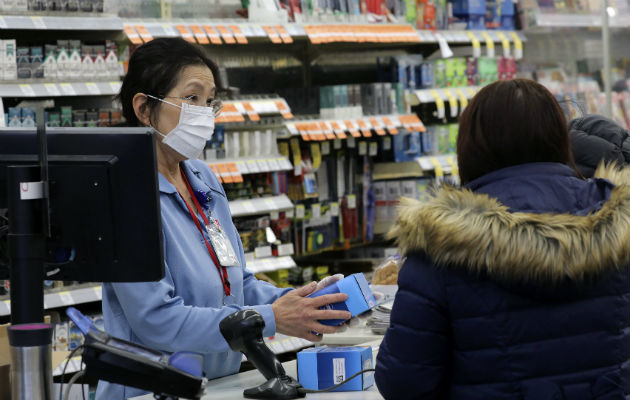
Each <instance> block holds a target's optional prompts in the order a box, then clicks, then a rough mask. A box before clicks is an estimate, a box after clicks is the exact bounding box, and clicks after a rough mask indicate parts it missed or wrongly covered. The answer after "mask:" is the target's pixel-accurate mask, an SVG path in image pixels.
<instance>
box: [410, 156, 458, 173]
mask: <svg viewBox="0 0 630 400" xmlns="http://www.w3.org/2000/svg"><path fill="white" fill-rule="evenodd" d="M416 161H417V162H418V164H420V167H421V168H422V170H423V171H435V167H436V163H437V164H439V166H440V168H441V169H442V172H444V173H446V174H450V173H451V172H452V171H453V166H456V165H457V156H456V155H455V154H446V155H441V156H424V157H419V158H417V159H416Z"/></svg>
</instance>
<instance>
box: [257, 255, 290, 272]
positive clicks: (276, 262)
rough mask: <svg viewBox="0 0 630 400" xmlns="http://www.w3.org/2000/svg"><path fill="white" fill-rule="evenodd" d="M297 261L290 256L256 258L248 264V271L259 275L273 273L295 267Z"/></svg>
mask: <svg viewBox="0 0 630 400" xmlns="http://www.w3.org/2000/svg"><path fill="white" fill-rule="evenodd" d="M295 266H296V264H295V261H293V258H291V257H289V256H284V257H267V258H255V259H253V260H251V261H248V262H247V269H248V270H250V271H252V272H253V273H255V274H257V273H259V272H271V271H277V270H279V269H289V268H293V267H295Z"/></svg>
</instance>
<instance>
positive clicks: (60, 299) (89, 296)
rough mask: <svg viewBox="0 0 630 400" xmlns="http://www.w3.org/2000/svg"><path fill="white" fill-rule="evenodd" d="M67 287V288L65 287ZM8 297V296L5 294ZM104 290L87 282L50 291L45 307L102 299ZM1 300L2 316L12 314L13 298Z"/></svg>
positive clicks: (71, 304)
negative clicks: (69, 287) (70, 287)
mask: <svg viewBox="0 0 630 400" xmlns="http://www.w3.org/2000/svg"><path fill="white" fill-rule="evenodd" d="M64 289H65V288H64ZM5 297H7V298H8V296H5ZM102 297H103V292H102V288H101V285H95V284H85V285H81V286H77V287H72V289H66V290H63V289H62V290H59V291H49V292H47V293H45V294H44V309H46V310H50V309H54V308H61V307H69V306H73V305H77V304H84V303H92V302H95V301H101V300H102ZM7 298H5V299H4V300H0V316H6V315H10V314H11V300H8V299H7Z"/></svg>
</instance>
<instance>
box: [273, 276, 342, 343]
mask: <svg viewBox="0 0 630 400" xmlns="http://www.w3.org/2000/svg"><path fill="white" fill-rule="evenodd" d="M316 288H317V282H311V283H310V284H308V285H306V286H303V287H301V288H299V289H296V290H292V291H290V292H289V293H287V294H285V295H284V296H282V297H280V298H279V299H277V300H276V301H274V302H273V303H272V304H271V308H272V309H273V313H274V315H275V319H276V332H279V333H282V334H284V335H289V336H296V337H300V338H303V339H306V340H310V341H311V342H319V341H320V340H322V336H321V335H315V334H313V332H318V333H320V334H323V333H335V332H338V331H339V330H340V328H339V327H338V326H329V325H323V324H321V323H320V322H319V321H318V320H320V319H343V320H348V319H350V318H351V317H352V315H351V314H350V312H348V311H338V310H320V309H319V307H322V306H325V305H327V304H332V303H339V302H341V301H346V299H347V298H348V295H346V294H345V293H335V294H326V295H323V296H319V297H312V298H310V297H306V296H308V295H309V294H311V293H313V292H314V291H315V289H316Z"/></svg>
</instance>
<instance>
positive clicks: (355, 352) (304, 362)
mask: <svg viewBox="0 0 630 400" xmlns="http://www.w3.org/2000/svg"><path fill="white" fill-rule="evenodd" d="M373 365H374V363H373V361H372V347H370V346H356V347H315V348H310V349H306V350H302V351H300V352H299V353H298V354H297V372H298V381H299V382H300V384H301V385H302V386H303V387H304V388H305V389H310V390H320V389H327V388H329V387H331V386H334V385H336V384H339V383H341V382H343V381H345V380H346V379H348V378H349V377H351V376H352V375H354V374H356V373H358V372H360V371H363V370H366V369H372V368H373ZM373 384H374V373H373V372H366V373H363V374H361V375H360V376H357V377H356V378H354V379H352V380H350V381H349V382H347V383H345V384H343V385H342V386H340V387H339V388H337V389H335V390H333V391H334V392H343V391H360V390H365V389H367V388H369V387H370V386H372V385H373Z"/></svg>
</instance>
